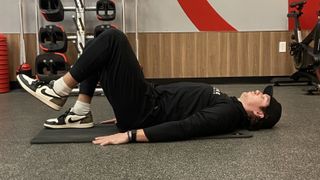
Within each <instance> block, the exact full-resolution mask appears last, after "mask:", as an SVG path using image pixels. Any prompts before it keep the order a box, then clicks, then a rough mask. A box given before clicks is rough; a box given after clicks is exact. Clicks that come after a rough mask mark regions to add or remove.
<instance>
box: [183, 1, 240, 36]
mask: <svg viewBox="0 0 320 180" xmlns="http://www.w3.org/2000/svg"><path fill="white" fill-rule="evenodd" d="M178 2H179V4H180V6H181V7H182V9H183V10H184V12H185V13H186V14H187V16H188V17H189V19H190V20H191V21H192V23H193V24H194V25H195V26H196V27H197V28H198V30H199V31H236V29H235V28H234V27H232V26H231V25H230V24H229V23H228V22H226V21H225V20H224V19H223V18H222V17H221V16H220V15H219V14H218V13H217V12H216V11H215V9H214V8H213V7H212V6H211V5H210V3H209V2H208V0H193V1H192V0H178Z"/></svg>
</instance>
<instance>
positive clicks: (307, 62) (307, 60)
mask: <svg viewBox="0 0 320 180" xmlns="http://www.w3.org/2000/svg"><path fill="white" fill-rule="evenodd" d="M306 3H307V0H302V1H298V2H293V3H291V4H290V8H293V9H294V10H292V11H291V12H290V13H288V15H287V17H288V18H293V19H294V25H295V26H294V31H293V34H292V36H291V39H292V41H291V43H290V55H291V56H292V57H293V61H294V65H295V68H296V70H297V71H296V72H295V73H294V74H292V75H291V76H290V80H280V79H274V80H273V82H274V84H275V85H280V84H281V83H298V82H307V83H308V85H312V86H313V87H311V88H309V89H307V92H308V93H309V94H313V93H314V92H319V91H320V79H319V78H320V77H317V76H316V71H317V70H319V68H320V42H319V40H320V10H319V11H318V12H317V15H318V21H317V23H316V24H315V26H314V28H313V29H312V31H311V32H310V33H309V34H308V35H307V36H306V37H305V38H304V39H302V36H301V26H300V19H299V18H300V17H301V15H302V14H303V12H302V10H303V7H304V5H305V4H306ZM312 42H313V43H312ZM312 44H313V45H312ZM311 45H312V46H311ZM319 73H320V70H319Z"/></svg>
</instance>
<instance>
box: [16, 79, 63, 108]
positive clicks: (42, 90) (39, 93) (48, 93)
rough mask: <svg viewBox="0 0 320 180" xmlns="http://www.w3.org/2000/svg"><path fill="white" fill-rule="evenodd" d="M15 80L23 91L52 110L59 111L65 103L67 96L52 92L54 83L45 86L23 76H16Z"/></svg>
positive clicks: (41, 82)
mask: <svg viewBox="0 0 320 180" xmlns="http://www.w3.org/2000/svg"><path fill="white" fill-rule="evenodd" d="M17 79H18V82H19V83H20V85H21V87H22V88H23V89H25V90H26V91H27V92H28V93H30V94H32V95H33V96H34V97H36V98H38V99H39V100H40V101H42V102H43V103H45V104H46V105H48V106H49V107H51V108H53V109H54V110H60V109H61V108H62V106H63V105H64V103H65V102H66V101H67V98H68V97H67V96H60V95H58V94H57V93H56V92H55V91H54V90H53V88H52V87H53V83H54V81H51V82H50V83H49V84H46V83H45V82H43V81H39V80H37V79H32V78H30V77H28V76H26V75H24V74H18V75H17Z"/></svg>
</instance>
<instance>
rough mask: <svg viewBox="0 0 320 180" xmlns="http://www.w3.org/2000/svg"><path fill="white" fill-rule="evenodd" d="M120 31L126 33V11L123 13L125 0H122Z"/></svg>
mask: <svg viewBox="0 0 320 180" xmlns="http://www.w3.org/2000/svg"><path fill="white" fill-rule="evenodd" d="M122 31H123V33H126V13H125V2H124V0H122Z"/></svg>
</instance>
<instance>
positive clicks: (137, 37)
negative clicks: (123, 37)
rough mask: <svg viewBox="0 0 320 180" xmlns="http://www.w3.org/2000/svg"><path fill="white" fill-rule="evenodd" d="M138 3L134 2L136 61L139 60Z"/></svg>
mask: <svg viewBox="0 0 320 180" xmlns="http://www.w3.org/2000/svg"><path fill="white" fill-rule="evenodd" d="M138 3H139V1H138V0H136V4H135V5H136V8H135V9H136V56H137V59H138V60H139V34H138V31H139V27H138Z"/></svg>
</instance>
